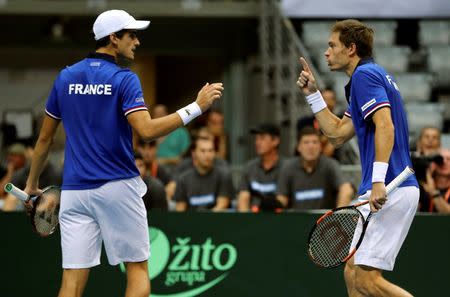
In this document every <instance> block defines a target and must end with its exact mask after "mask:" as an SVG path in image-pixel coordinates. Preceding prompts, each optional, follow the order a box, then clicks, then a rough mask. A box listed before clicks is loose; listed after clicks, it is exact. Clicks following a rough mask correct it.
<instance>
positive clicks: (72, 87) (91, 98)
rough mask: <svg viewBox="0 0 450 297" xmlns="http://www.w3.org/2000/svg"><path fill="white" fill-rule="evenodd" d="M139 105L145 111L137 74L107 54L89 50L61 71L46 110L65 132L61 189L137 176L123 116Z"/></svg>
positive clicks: (84, 186) (96, 185)
mask: <svg viewBox="0 0 450 297" xmlns="http://www.w3.org/2000/svg"><path fill="white" fill-rule="evenodd" d="M138 110H147V107H146V105H145V103H144V98H143V94H142V88H141V84H140V82H139V78H138V77H137V75H136V74H135V73H133V72H132V71H131V70H129V69H124V68H121V67H119V66H118V65H117V64H116V63H115V60H114V57H112V56H109V55H106V54H99V53H95V54H91V55H89V56H88V57H87V58H85V59H83V60H81V61H80V62H78V63H76V64H74V65H72V66H68V67H67V68H65V69H64V70H62V71H61V72H60V74H59V75H58V77H57V78H56V80H55V82H54V84H53V88H52V90H51V93H50V96H49V98H48V100H47V104H46V109H45V111H46V113H47V115H48V116H50V117H52V118H54V119H57V120H62V122H63V125H64V129H65V132H66V146H65V157H64V158H65V159H64V173H63V185H62V189H63V190H81V189H93V188H97V187H100V186H101V185H103V184H105V183H107V182H108V181H111V180H118V179H126V178H131V177H135V176H138V175H139V171H138V170H137V168H136V165H135V163H134V156H133V146H132V129H131V126H130V125H129V123H128V121H127V115H129V114H130V113H132V112H134V111H138Z"/></svg>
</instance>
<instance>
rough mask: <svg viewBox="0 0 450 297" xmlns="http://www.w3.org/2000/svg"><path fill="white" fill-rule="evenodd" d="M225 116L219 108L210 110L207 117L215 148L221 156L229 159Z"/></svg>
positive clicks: (207, 124) (207, 126) (218, 155)
mask: <svg viewBox="0 0 450 297" xmlns="http://www.w3.org/2000/svg"><path fill="white" fill-rule="evenodd" d="M224 122H225V117H224V115H223V113H222V112H221V111H219V110H217V109H212V110H211V111H209V113H208V115H207V118H206V128H208V130H209V132H211V134H212V136H213V137H214V149H215V151H216V155H217V157H219V158H222V159H224V160H228V136H227V134H226V133H225V124H224Z"/></svg>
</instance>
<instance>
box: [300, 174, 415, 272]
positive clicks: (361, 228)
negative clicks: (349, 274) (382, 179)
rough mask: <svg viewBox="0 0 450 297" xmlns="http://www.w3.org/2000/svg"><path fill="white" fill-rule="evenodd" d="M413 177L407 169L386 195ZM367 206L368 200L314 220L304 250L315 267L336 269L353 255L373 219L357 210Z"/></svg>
mask: <svg viewBox="0 0 450 297" xmlns="http://www.w3.org/2000/svg"><path fill="white" fill-rule="evenodd" d="M413 174H414V171H413V170H412V169H411V168H409V167H406V168H405V169H404V170H403V171H402V172H401V173H400V174H399V175H398V176H397V177H396V178H394V179H393V180H392V181H391V182H390V183H389V184H388V185H387V186H386V195H389V194H390V193H391V192H392V191H393V190H395V189H396V188H397V187H398V186H400V185H401V184H402V182H403V181H405V180H406V179H407V178H408V177H410V176H411V175H413ZM362 197H363V196H361V197H360V198H362ZM366 198H368V197H366ZM368 203H369V201H364V202H361V203H358V204H355V205H351V206H344V207H339V208H335V209H333V210H330V211H328V212H327V213H325V214H324V215H323V216H322V217H320V218H319V219H318V220H317V221H316V223H315V225H314V226H313V228H312V230H311V232H310V234H309V237H308V248H307V251H308V255H309V257H310V258H311V260H312V261H313V262H314V263H315V264H316V265H318V266H320V267H325V268H334V267H338V266H340V265H342V264H344V263H345V262H346V261H347V260H348V259H350V258H351V257H352V256H353V255H354V253H355V252H356V250H357V249H358V247H359V246H360V245H361V243H362V240H363V238H364V234H365V232H366V229H367V225H368V223H369V220H370V218H371V216H372V212H369V214H368V216H367V217H366V218H364V216H363V215H362V213H361V212H360V211H359V210H358V209H357V207H359V206H362V205H364V204H368Z"/></svg>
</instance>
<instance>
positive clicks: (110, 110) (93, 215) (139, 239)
mask: <svg viewBox="0 0 450 297" xmlns="http://www.w3.org/2000/svg"><path fill="white" fill-rule="evenodd" d="M149 23H150V22H149V21H139V20H135V19H134V18H133V17H132V16H131V15H129V14H128V13H127V12H125V11H123V10H109V11H105V12H103V13H101V14H100V15H99V16H98V17H97V19H96V21H95V23H94V25H93V32H94V34H95V40H96V51H95V53H93V54H90V55H89V56H88V57H87V58H85V59H83V60H81V61H80V62H78V63H76V64H74V65H72V66H69V67H67V68H65V69H64V70H62V71H61V72H60V74H59V76H58V77H57V78H56V80H55V82H54V85H53V89H52V90H51V93H50V96H49V98H48V100H47V104H46V109H45V112H46V117H45V119H44V122H43V125H42V128H41V131H40V135H39V139H38V141H37V143H36V147H35V152H34V155H33V160H32V165H31V169H30V173H29V177H28V180H27V185H26V188H25V191H26V192H27V193H29V194H33V193H37V192H39V188H38V187H39V185H38V178H39V175H40V174H41V171H42V168H43V167H44V164H45V159H46V158H47V155H48V152H49V148H50V145H51V143H52V139H53V137H54V134H55V131H56V128H57V127H58V125H59V123H60V122H61V121H62V122H63V124H64V129H65V132H66V145H65V161H64V173H63V184H62V194H61V206H60V213H59V221H60V227H61V247H62V256H63V261H62V262H63V263H62V266H63V268H64V272H63V277H62V285H61V289H60V292H59V296H60V297H63V296H64V297H72V296H74V297H75V296H81V295H82V294H83V290H84V287H85V285H86V282H87V279H88V275H89V269H90V268H91V267H93V266H95V265H98V264H100V252H101V245H102V242H103V243H104V245H105V250H106V253H107V256H108V261H109V263H110V264H111V265H117V264H119V263H121V262H124V263H126V267H127V288H126V292H125V296H128V297H130V296H133V297H135V296H137V297H141V296H142V297H144V296H145V297H148V296H149V295H150V281H149V275H148V267H147V260H148V258H149V256H150V255H149V237H148V227H147V216H146V210H145V206H144V202H143V201H142V199H141V197H142V196H143V195H144V194H145V193H146V186H145V184H144V182H143V181H142V179H141V178H140V176H139V171H138V169H137V168H136V165H135V163H134V157H133V146H132V129H134V130H135V131H137V133H138V134H139V136H140V137H142V138H143V139H147V140H150V139H154V138H156V137H159V136H162V135H165V134H167V133H169V132H171V131H173V130H175V129H177V128H178V127H180V126H182V125H186V124H187V123H189V122H190V121H191V120H193V119H194V118H195V117H197V116H199V115H200V114H201V113H202V112H203V111H205V110H206V109H208V108H209V107H210V106H211V104H212V103H213V102H214V101H215V100H217V99H219V98H220V97H221V95H222V91H223V86H222V84H221V83H213V84H208V83H207V84H206V85H205V86H203V88H202V89H201V90H200V91H199V93H198V96H197V99H196V100H195V101H194V102H193V103H191V104H189V105H187V106H186V107H183V108H181V109H180V110H178V111H177V112H176V113H173V114H170V115H168V116H165V117H162V118H158V119H151V117H150V114H149V112H148V111H147V106H146V105H145V102H144V98H143V93H142V88H141V85H140V82H139V79H138V77H137V75H136V74H135V73H133V72H132V71H130V70H129V69H124V68H121V67H119V66H118V65H117V63H116V61H117V59H118V58H126V59H129V60H133V59H134V52H135V50H136V48H137V47H138V46H139V44H140V43H139V40H138V38H137V36H136V31H137V30H143V29H146V28H147V27H148V26H149Z"/></svg>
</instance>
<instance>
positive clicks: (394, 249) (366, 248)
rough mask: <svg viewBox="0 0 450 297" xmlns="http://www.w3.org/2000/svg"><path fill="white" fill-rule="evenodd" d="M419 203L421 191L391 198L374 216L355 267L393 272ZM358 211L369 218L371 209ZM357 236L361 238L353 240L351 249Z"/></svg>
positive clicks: (397, 193)
mask: <svg viewBox="0 0 450 297" xmlns="http://www.w3.org/2000/svg"><path fill="white" fill-rule="evenodd" d="M418 202H419V189H418V188H416V187H401V188H397V189H395V190H394V191H393V192H392V193H391V194H389V195H388V197H387V202H386V203H385V204H384V205H383V207H382V209H381V210H379V211H378V212H376V213H373V214H372V218H371V219H370V221H369V224H368V226H367V229H366V234H365V235H364V238H363V241H362V243H361V245H360V246H359V248H358V250H357V251H356V253H355V255H354V260H355V265H365V266H370V267H374V268H378V269H382V270H389V271H391V270H393V269H394V264H395V258H396V257H397V255H398V252H399V251H400V248H401V246H402V244H403V241H404V240H405V238H406V235H407V234H408V231H409V227H410V226H411V223H412V221H413V219H414V215H415V213H416V211H417V204H418ZM358 210H359V211H361V213H362V214H363V216H364V218H367V215H368V214H369V212H370V206H369V204H366V205H363V206H361V207H359V208H358ZM358 227H359V228H360V227H361V224H360V225H359V226H358ZM355 235H358V236H355V238H353V242H352V247H353V246H355V245H356V240H357V239H359V233H358V232H356V233H355ZM356 237H358V238H356Z"/></svg>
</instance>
